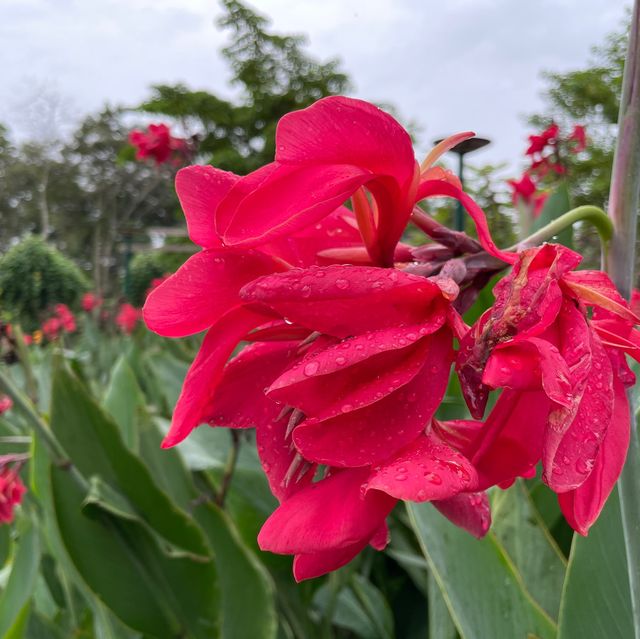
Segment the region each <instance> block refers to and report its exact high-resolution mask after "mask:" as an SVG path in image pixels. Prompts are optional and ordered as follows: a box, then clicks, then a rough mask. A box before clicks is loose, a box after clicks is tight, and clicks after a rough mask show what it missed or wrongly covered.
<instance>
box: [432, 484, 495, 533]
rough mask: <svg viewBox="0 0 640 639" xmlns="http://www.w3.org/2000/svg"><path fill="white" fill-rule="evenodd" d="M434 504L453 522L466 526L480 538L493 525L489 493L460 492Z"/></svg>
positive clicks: (461, 526) (468, 530)
mask: <svg viewBox="0 0 640 639" xmlns="http://www.w3.org/2000/svg"><path fill="white" fill-rule="evenodd" d="M432 504H433V505H434V506H435V507H436V508H437V509H438V510H439V511H440V512H441V513H442V514H443V515H444V516H445V517H446V518H447V519H448V520H449V521H451V522H452V523H454V524H455V525H456V526H459V527H460V528H464V529H465V530H466V531H467V532H469V533H471V534H472V535H473V536H474V537H477V538H478V539H480V538H482V537H484V536H485V535H486V534H487V532H489V528H490V527H491V507H490V506H489V499H488V498H487V494H486V493H484V492H482V493H460V494H459V495H455V496H454V497H449V499H443V500H442V501H434V502H432Z"/></svg>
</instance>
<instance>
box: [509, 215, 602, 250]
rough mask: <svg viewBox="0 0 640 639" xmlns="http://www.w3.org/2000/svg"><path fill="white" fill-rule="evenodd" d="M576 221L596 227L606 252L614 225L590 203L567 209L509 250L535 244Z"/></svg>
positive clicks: (556, 233) (549, 237)
mask: <svg viewBox="0 0 640 639" xmlns="http://www.w3.org/2000/svg"><path fill="white" fill-rule="evenodd" d="M576 222H590V223H591V224H593V226H595V227H596V229H597V231H598V233H599V234H600V240H601V242H602V246H603V252H605V253H606V247H607V245H608V243H609V241H610V240H611V238H612V235H613V230H614V225H613V222H612V221H611V218H609V216H608V215H607V214H606V213H605V212H604V211H603V210H602V209H601V208H598V207H597V206H591V205H586V206H578V207H577V208H575V209H571V211H567V212H566V213H565V214H564V215H561V216H560V217H557V218H556V219H555V220H553V222H550V223H549V224H547V225H546V226H543V227H542V228H541V229H539V230H537V231H536V232H535V233H532V234H531V235H530V236H529V237H526V238H525V239H523V240H522V241H520V242H518V243H517V244H516V245H515V246H514V247H512V248H511V250H515V249H523V248H527V247H529V246H537V245H538V244H541V243H542V242H546V241H547V240H550V239H551V238H552V237H555V236H556V235H558V233H560V232H562V231H564V229H566V228H567V227H569V226H573V225H574V224H575V223H576Z"/></svg>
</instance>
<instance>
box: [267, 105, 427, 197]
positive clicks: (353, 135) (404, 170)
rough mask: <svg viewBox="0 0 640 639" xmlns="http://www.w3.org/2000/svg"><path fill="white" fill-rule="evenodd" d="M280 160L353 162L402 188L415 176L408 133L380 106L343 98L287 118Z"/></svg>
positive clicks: (279, 134)
mask: <svg viewBox="0 0 640 639" xmlns="http://www.w3.org/2000/svg"><path fill="white" fill-rule="evenodd" d="M276 160H277V161H278V162H282V163H285V164H325V165H331V164H352V165H355V166H358V167H362V168H364V169H366V170H367V171H369V172H370V173H372V174H374V175H377V176H382V175H386V176H390V177H392V178H393V179H394V180H395V181H396V182H397V183H398V184H399V185H404V184H406V183H408V182H409V181H410V180H411V179H412V177H413V171H414V165H415V158H414V154H413V147H412V144H411V138H410V137H409V134H408V133H407V132H406V131H405V130H404V129H403V128H402V126H400V124H398V122H397V121H396V120H395V119H394V118H393V117H391V116H390V115H389V114H388V113H385V112H384V111H382V110H381V109H379V108H378V107H376V106H374V105H373V104H369V103H368V102H364V101H362V100H354V99H352V98H345V97H342V96H336V97H328V98H324V99H322V100H318V101H317V102H316V103H314V104H312V105H311V106H310V107H308V108H306V109H302V110H300V111H294V112H293V113H289V114H287V115H285V116H284V117H283V118H282V119H281V120H280V122H279V123H278V128H277V131H276Z"/></svg>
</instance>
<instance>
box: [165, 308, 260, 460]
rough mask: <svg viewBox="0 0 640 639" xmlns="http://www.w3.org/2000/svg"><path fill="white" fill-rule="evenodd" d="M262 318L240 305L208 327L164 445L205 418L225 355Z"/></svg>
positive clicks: (186, 433) (182, 435) (183, 435)
mask: <svg viewBox="0 0 640 639" xmlns="http://www.w3.org/2000/svg"><path fill="white" fill-rule="evenodd" d="M262 322H264V317H263V316H262V315H258V314H257V313H252V312H251V311H248V310H246V309H244V308H241V307H240V308H237V309H234V310H232V311H229V312H228V313H227V314H226V315H224V316H223V317H222V318H221V319H220V320H219V321H218V322H217V323H216V324H215V325H214V326H212V327H211V329H209V332H208V333H207V334H206V335H205V338H204V340H203V342H202V346H201V347H200V350H199V351H198V354H197V355H196V358H195V359H194V360H193V363H192V364H191V367H190V368H189V371H188V372H187V376H186V377H185V380H184V383H183V385H182V391H181V393H180V397H179V398H178V402H177V404H176V407H175V409H174V411H173V420H172V422H171V428H170V430H169V433H168V434H167V436H166V437H165V438H164V441H163V442H162V447H163V448H169V447H170V446H175V445H176V444H179V443H180V442H181V441H182V440H183V439H184V438H185V437H187V435H189V433H190V432H191V431H192V430H193V429H194V428H195V427H196V426H198V425H199V424H201V423H203V422H204V421H205V419H206V416H205V410H206V408H207V406H209V405H210V403H211V398H212V397H213V394H214V393H215V390H216V386H217V385H218V382H219V381H220V378H221V377H222V373H223V370H224V365H225V364H226V362H227V359H228V358H229V356H230V355H231V353H232V352H233V350H234V348H235V347H236V345H237V344H238V341H239V340H240V339H242V336H243V335H244V334H245V333H246V332H247V331H249V330H250V329H251V328H253V327H255V326H258V325H259V324H261V323H262Z"/></svg>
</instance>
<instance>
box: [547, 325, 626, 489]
mask: <svg viewBox="0 0 640 639" xmlns="http://www.w3.org/2000/svg"><path fill="white" fill-rule="evenodd" d="M613 402H614V396H613V372H612V369H611V361H610V360H609V357H608V355H607V353H606V351H605V350H604V347H603V346H602V344H601V343H600V340H599V339H598V337H597V335H595V333H594V334H592V362H591V370H590V372H589V374H588V376H587V379H586V386H585V389H584V393H583V395H582V400H581V401H580V404H579V406H578V410H577V412H576V414H575V417H574V418H573V420H572V421H571V423H570V424H568V425H567V426H566V427H565V428H564V429H563V430H562V431H561V432H558V431H556V430H552V429H550V430H549V431H548V432H547V434H546V436H545V442H544V453H545V454H544V459H543V461H544V478H545V481H546V482H547V484H548V485H549V487H550V488H551V489H552V490H554V491H556V492H566V491H567V490H571V489H573V488H577V487H578V486H580V485H581V484H583V483H584V481H585V480H586V479H587V477H588V476H589V474H590V473H591V471H592V469H593V466H594V464H595V461H596V459H597V458H598V451H599V448H600V444H601V442H602V440H603V439H604V437H605V435H606V432H607V429H608V428H609V426H610V424H611V418H612V412H613ZM554 450H555V452H553V451H554Z"/></svg>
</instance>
